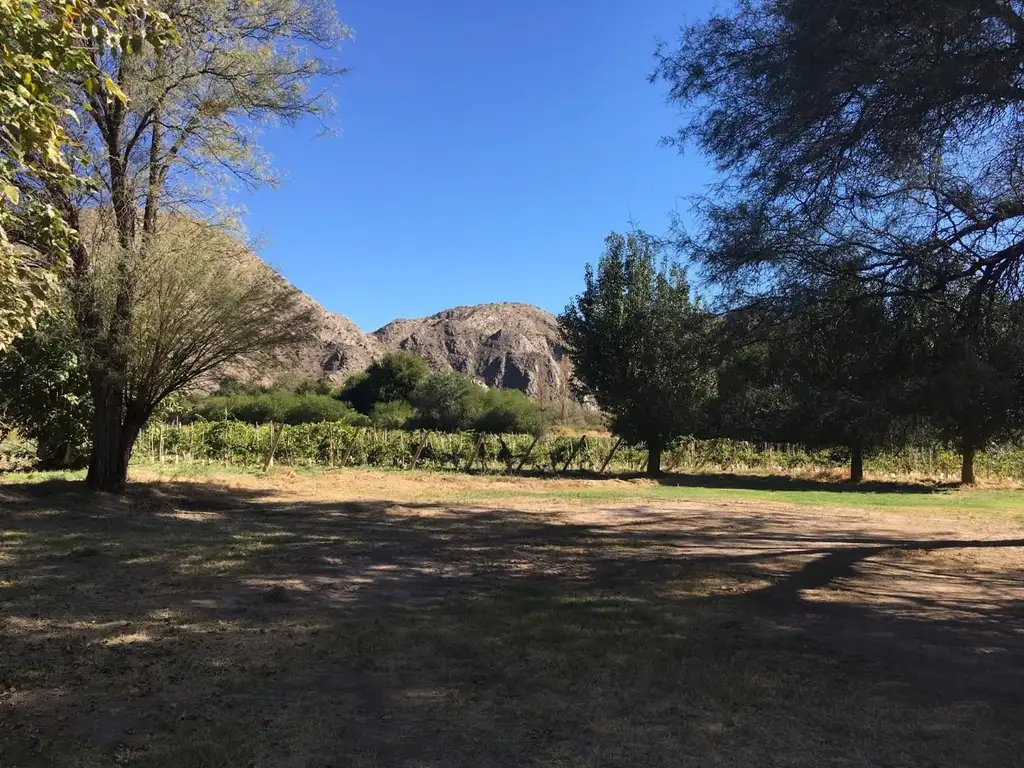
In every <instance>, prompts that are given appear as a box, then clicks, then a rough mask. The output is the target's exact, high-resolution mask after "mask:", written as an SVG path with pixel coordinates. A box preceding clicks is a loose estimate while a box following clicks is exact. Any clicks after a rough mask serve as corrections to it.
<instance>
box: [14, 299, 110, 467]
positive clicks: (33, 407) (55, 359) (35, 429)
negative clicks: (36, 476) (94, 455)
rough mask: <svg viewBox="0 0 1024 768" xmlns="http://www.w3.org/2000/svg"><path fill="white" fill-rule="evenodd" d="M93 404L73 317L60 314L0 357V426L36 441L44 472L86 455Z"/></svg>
mask: <svg viewBox="0 0 1024 768" xmlns="http://www.w3.org/2000/svg"><path fill="white" fill-rule="evenodd" d="M91 418H92V402H91V400H90V397H89V382H88V379H87V378H86V373H85V370H84V367H83V365H82V357H81V348H80V345H79V344H78V343H77V336H76V334H75V331H74V327H73V325H72V322H71V320H70V318H68V317H67V316H66V315H62V314H58V315H54V316H52V317H49V318H47V319H46V320H45V321H44V322H43V323H42V324H41V325H40V326H39V327H38V328H37V329H36V330H34V331H31V332H29V333H26V334H25V335H24V336H22V338H20V339H18V340H17V341H16V342H15V343H14V344H13V345H12V347H11V348H10V349H9V350H8V351H7V352H3V353H0V423H2V424H4V425H6V426H7V427H8V428H11V427H13V428H16V429H17V430H18V432H19V433H20V434H21V435H23V436H24V437H27V438H29V439H31V440H34V441H36V444H37V453H38V458H39V462H40V464H41V466H43V467H44V468H54V467H68V466H74V465H76V464H78V463H80V461H81V460H82V458H83V457H84V456H85V455H87V452H88V447H89V424H90V420H91Z"/></svg>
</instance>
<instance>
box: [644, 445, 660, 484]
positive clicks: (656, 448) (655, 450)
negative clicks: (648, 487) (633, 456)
mask: <svg viewBox="0 0 1024 768" xmlns="http://www.w3.org/2000/svg"><path fill="white" fill-rule="evenodd" d="M647 476H648V477H661V443H648V444H647Z"/></svg>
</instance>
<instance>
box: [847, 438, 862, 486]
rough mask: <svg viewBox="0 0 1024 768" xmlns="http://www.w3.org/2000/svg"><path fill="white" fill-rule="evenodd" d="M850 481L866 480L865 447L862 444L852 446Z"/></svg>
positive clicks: (859, 481)
mask: <svg viewBox="0 0 1024 768" xmlns="http://www.w3.org/2000/svg"><path fill="white" fill-rule="evenodd" d="M850 482H851V483H861V482H864V449H863V448H862V447H861V446H860V445H852V446H850Z"/></svg>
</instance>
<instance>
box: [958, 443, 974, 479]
mask: <svg viewBox="0 0 1024 768" xmlns="http://www.w3.org/2000/svg"><path fill="white" fill-rule="evenodd" d="M961 453H962V454H963V463H962V464H961V465H960V482H961V483H962V484H963V485H974V483H975V479H974V454H975V448H974V446H973V445H969V444H967V443H964V444H963V447H962V448H961Z"/></svg>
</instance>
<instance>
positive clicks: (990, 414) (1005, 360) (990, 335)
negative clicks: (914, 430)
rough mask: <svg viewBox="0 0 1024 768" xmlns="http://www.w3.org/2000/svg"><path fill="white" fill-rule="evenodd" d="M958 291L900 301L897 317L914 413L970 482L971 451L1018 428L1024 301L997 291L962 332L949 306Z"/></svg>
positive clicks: (1023, 415) (1022, 423)
mask: <svg viewBox="0 0 1024 768" xmlns="http://www.w3.org/2000/svg"><path fill="white" fill-rule="evenodd" d="M958 299H959V300H961V301H964V300H967V299H966V297H964V296H959V297H956V296H945V297H943V298H942V299H931V300H927V301H917V302H915V303H914V304H912V305H910V304H908V303H903V306H902V307H901V309H900V312H899V317H898V320H897V321H898V323H899V324H900V326H901V330H900V336H901V338H902V339H903V340H904V343H903V344H902V345H901V346H902V351H903V352H904V354H905V356H906V359H905V364H906V365H907V367H908V368H909V370H910V371H911V374H910V376H911V378H910V380H909V384H908V391H909V394H910V395H911V398H912V402H913V403H914V404H915V405H916V408H917V411H918V413H919V414H920V415H921V416H923V417H925V418H927V419H928V420H930V422H931V423H932V425H933V426H934V427H935V428H937V431H938V435H939V436H940V437H942V438H944V439H946V440H947V441H949V442H950V443H951V444H953V445H955V446H956V447H957V448H959V450H960V453H961V457H962V465H961V473H960V479H961V482H962V483H964V484H965V485H971V484H973V483H974V482H975V471H974V460H975V456H976V454H977V452H978V451H979V450H981V449H982V448H984V447H985V446H986V445H988V444H989V443H991V442H992V441H993V440H998V439H1015V438H1019V437H1020V435H1021V432H1022V431H1024V334H1022V333H1021V328H1022V327H1024V305H1022V304H1021V302H1019V301H1011V300H1008V299H1007V298H1005V297H1001V296H996V297H993V299H992V300H991V301H990V302H988V304H989V306H987V307H986V309H985V311H984V312H983V313H982V318H981V320H980V321H979V322H978V323H976V324H975V327H974V328H972V329H970V330H969V331H965V330H964V329H963V328H962V323H963V314H962V313H958V312H956V311H955V310H951V308H950V307H951V306H954V307H955V304H956V301H957V300H958Z"/></svg>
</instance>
